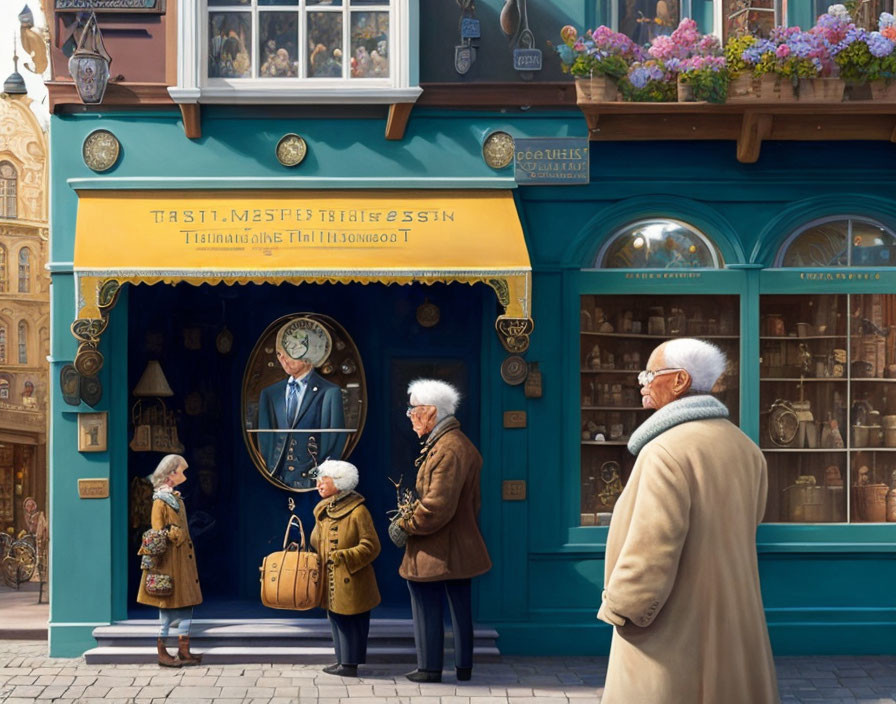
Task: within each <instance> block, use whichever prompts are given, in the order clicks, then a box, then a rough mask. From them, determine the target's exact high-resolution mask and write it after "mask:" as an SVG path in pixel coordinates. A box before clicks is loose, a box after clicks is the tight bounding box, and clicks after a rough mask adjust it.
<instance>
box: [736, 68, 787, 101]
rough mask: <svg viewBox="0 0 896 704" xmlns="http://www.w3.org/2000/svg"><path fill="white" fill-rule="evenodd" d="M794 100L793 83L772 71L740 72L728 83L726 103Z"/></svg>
mask: <svg viewBox="0 0 896 704" xmlns="http://www.w3.org/2000/svg"><path fill="white" fill-rule="evenodd" d="M794 100H796V97H795V96H794V94H793V85H792V84H791V83H790V81H787V80H782V79H781V78H780V77H778V76H776V75H774V74H773V73H766V74H764V75H762V76H753V75H752V74H749V73H747V74H741V75H740V76H738V77H737V78H735V79H734V80H732V81H731V82H730V83H729V84H728V99H727V100H726V101H725V102H727V103H735V104H736V103H789V102H793V101H794Z"/></svg>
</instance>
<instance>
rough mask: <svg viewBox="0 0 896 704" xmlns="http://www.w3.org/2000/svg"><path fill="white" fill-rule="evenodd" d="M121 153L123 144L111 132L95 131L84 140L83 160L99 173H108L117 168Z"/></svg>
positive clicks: (82, 147) (82, 146) (82, 148)
mask: <svg viewBox="0 0 896 704" xmlns="http://www.w3.org/2000/svg"><path fill="white" fill-rule="evenodd" d="M120 153H121V143H120V142H119V141H118V138H117V137H116V136H115V135H114V134H112V133H111V132H110V131H109V130H103V129H100V130H94V131H93V132H91V133H90V134H89V135H87V136H86V137H85V138H84V143H83V144H82V145H81V158H82V159H83V160H84V163H85V164H87V166H88V167H89V168H90V169H91V170H93V171H96V172H97V173H102V172H104V171H108V170H109V169H111V168H112V167H113V166H115V164H116V162H117V161H118V156H119V154H120Z"/></svg>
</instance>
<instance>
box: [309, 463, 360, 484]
mask: <svg viewBox="0 0 896 704" xmlns="http://www.w3.org/2000/svg"><path fill="white" fill-rule="evenodd" d="M317 476H318V477H331V478H332V479H333V486H335V487H336V488H337V489H339V491H351V490H352V489H354V488H355V487H356V486H358V468H357V467H355V465H353V464H352V463H351V462H343V461H342V460H325V461H324V462H321V463H320V466H318V468H317Z"/></svg>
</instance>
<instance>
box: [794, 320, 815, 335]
mask: <svg viewBox="0 0 896 704" xmlns="http://www.w3.org/2000/svg"><path fill="white" fill-rule="evenodd" d="M811 334H812V326H811V325H809V323H797V324H796V336H797V337H809V335H811Z"/></svg>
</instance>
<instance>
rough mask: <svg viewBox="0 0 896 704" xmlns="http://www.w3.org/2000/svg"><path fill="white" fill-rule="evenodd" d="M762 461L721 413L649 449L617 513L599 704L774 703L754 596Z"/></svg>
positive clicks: (604, 610) (604, 608) (666, 435)
mask: <svg viewBox="0 0 896 704" xmlns="http://www.w3.org/2000/svg"><path fill="white" fill-rule="evenodd" d="M767 489H768V477H767V473H766V464H765V458H764V457H763V456H762V453H761V452H760V451H759V449H758V448H757V447H756V445H755V444H754V443H753V442H752V441H751V440H750V439H749V438H748V437H747V436H746V435H744V434H743V433H742V432H741V431H740V430H739V429H738V428H737V427H736V426H735V425H733V424H732V423H730V422H729V421H727V420H725V419H721V418H715V419H711V420H696V421H691V422H686V423H682V424H680V425H677V426H675V427H673V428H671V429H669V430H666V431H665V432H663V433H661V434H660V435H658V436H657V437H656V438H654V439H653V440H651V441H650V442H648V443H647V444H646V445H645V446H644V447H643V449H642V450H641V452H640V453H639V454H638V459H637V461H636V462H635V466H634V468H633V470H632V474H631V477H630V478H629V481H628V484H627V485H626V487H625V490H624V491H623V492H622V494H621V496H620V497H619V500H618V501H617V503H616V506H615V509H614V511H613V519H612V521H611V522H610V531H609V535H608V537H607V552H606V565H605V579H604V593H603V604H602V605H601V610H600V613H599V614H598V618H601V619H602V620H605V621H607V622H608V623H611V624H614V625H615V626H616V627H615V628H614V633H613V642H612V645H611V648H610V661H609V665H608V669H607V680H606V686H605V689H604V697H603V700H602V702H603V704H774V703H776V702H778V701H779V699H778V688H777V682H776V679H775V667H774V662H773V660H772V653H771V647H770V645H769V639H768V629H767V627H766V623H765V615H764V612H763V607H762V597H761V595H760V593H759V573H758V568H757V557H756V526H757V524H758V523H759V521H760V520H761V519H762V515H763V513H764V511H765V501H766V493H767Z"/></svg>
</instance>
